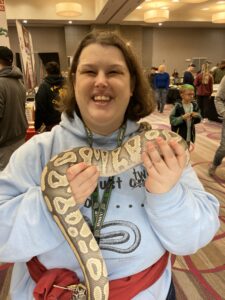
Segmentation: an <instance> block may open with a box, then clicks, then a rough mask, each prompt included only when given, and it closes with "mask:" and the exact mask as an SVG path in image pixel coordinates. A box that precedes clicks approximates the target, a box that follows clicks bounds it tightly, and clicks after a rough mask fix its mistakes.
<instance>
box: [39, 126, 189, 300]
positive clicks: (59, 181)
mask: <svg viewBox="0 0 225 300" xmlns="http://www.w3.org/2000/svg"><path fill="white" fill-rule="evenodd" d="M140 128H141V129H140V132H139V134H137V135H135V136H133V137H131V138H130V139H128V140H127V141H126V142H125V143H124V144H123V145H122V146H121V147H119V148H116V149H114V150H111V151H106V150H101V149H94V148H89V147H78V148H74V149H71V150H68V151H64V152H62V153H60V154H58V155H57V156H55V157H53V158H52V159H51V160H50V161H49V162H48V163H47V165H46V166H45V168H44V170H43V173H42V177H41V188H42V193H43V197H44V200H45V202H46V204H47V207H48V209H49V211H50V212H51V214H52V216H53V218H54V220H55V222H56V223H57V225H58V226H59V228H60V230H61V231H62V233H63V235H64V236H65V238H66V240H67V242H68V243H69V245H70V247H71V249H72V250H73V252H74V254H75V256H76V258H77V260H78V262H79V264H80V267H81V269H82V272H83V274H84V280H85V287H84V285H81V286H78V287H76V288H77V290H76V291H75V292H74V294H76V295H77V296H74V299H83V300H84V299H88V300H93V299H96V300H106V299H108V294H109V285H108V277H107V269H106V265H105V262H104V259H103V257H102V254H101V251H100V249H99V246H98V244H97V242H96V240H95V238H94V236H93V234H92V232H91V230H90V229H89V227H88V225H87V223H86V222H85V220H84V218H83V216H82V214H81V212H80V210H79V207H78V206H77V205H76V203H75V201H74V199H73V197H72V195H71V190H70V187H69V183H68V181H67V178H66V175H65V174H66V169H67V168H68V167H69V166H71V165H73V164H76V163H79V162H82V161H84V162H85V163H87V164H91V165H96V166H97V168H98V169H99V171H100V176H107V177H108V176H113V175H116V174H119V173H121V172H124V171H126V170H127V169H129V168H132V167H135V166H136V165H138V164H140V163H141V152H142V149H144V147H145V143H146V141H149V140H150V141H153V142H154V140H155V139H156V137H158V136H161V137H163V138H164V139H165V140H170V139H176V140H177V141H178V142H179V143H181V144H183V145H184V147H185V149H186V151H187V146H186V143H185V141H184V140H183V139H182V138H181V137H180V136H179V135H177V134H176V133H174V132H171V131H166V130H162V129H161V130H160V129H158V130H153V129H149V128H150V127H149V125H148V126H146V123H143V125H142V126H140ZM187 152H188V151H187ZM72 288H73V287H72ZM83 288H84V289H85V291H84V290H83ZM79 289H80V291H81V293H82V292H84V295H81V293H80V294H79V291H78V290H79Z"/></svg>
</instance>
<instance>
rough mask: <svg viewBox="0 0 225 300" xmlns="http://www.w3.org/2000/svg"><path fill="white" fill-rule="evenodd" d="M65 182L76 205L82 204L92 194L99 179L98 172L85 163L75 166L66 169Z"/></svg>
mask: <svg viewBox="0 0 225 300" xmlns="http://www.w3.org/2000/svg"><path fill="white" fill-rule="evenodd" d="M66 177H67V180H68V182H69V184H70V188H71V192H72V195H73V198H74V200H75V202H76V204H78V205H80V204H83V203H84V202H85V201H86V199H87V198H88V197H89V196H90V195H91V194H92V193H93V192H94V190H95V188H96V186H97V184H98V178H99V171H98V170H97V168H96V167H95V166H88V165H87V164H85V163H83V162H82V163H79V164H75V165H73V166H72V167H70V168H68V169H67V172H66Z"/></svg>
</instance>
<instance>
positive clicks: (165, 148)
mask: <svg viewBox="0 0 225 300" xmlns="http://www.w3.org/2000/svg"><path fill="white" fill-rule="evenodd" d="M155 143H156V145H155V144H153V143H152V142H148V143H147V144H146V154H147V156H148V158H149V161H151V163H152V164H153V165H154V168H155V169H156V170H157V172H158V173H161V172H163V171H165V169H166V168H169V169H171V170H173V169H176V168H177V167H179V168H183V167H184V166H185V164H186V159H187V158H186V153H185V149H184V147H183V146H182V145H180V144H179V143H178V142H177V141H174V140H171V141H169V142H167V141H165V140H164V139H163V138H161V137H159V138H157V139H156V142H155ZM145 160H146V163H147V164H148V165H149V164H150V162H149V161H148V160H147V157H146V158H145Z"/></svg>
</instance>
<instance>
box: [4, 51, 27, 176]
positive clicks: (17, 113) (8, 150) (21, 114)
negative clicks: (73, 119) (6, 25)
mask: <svg viewBox="0 0 225 300" xmlns="http://www.w3.org/2000/svg"><path fill="white" fill-rule="evenodd" d="M12 62H13V53H12V51H11V50H10V49H9V48H8V47H5V46H0V171H2V170H3V169H4V168H5V166H6V165H7V163H8V161H9V158H10V156H11V155H12V153H13V152H14V151H15V150H16V149H17V148H18V147H19V146H20V145H22V144H23V143H24V142H25V136H26V131H27V127H28V123H27V119H26V114H25V101H26V90H25V87H24V84H23V82H22V78H23V74H22V72H21V71H20V69H19V68H17V67H16V66H13V65H12Z"/></svg>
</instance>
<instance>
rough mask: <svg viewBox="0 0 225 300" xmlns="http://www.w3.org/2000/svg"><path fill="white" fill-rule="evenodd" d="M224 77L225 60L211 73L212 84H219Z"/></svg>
mask: <svg viewBox="0 0 225 300" xmlns="http://www.w3.org/2000/svg"><path fill="white" fill-rule="evenodd" d="M224 75H225V59H223V60H222V61H221V63H220V65H219V67H218V68H216V69H215V70H214V72H213V79H214V83H216V84H219V83H220V82H221V80H222V78H223V76H224Z"/></svg>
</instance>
